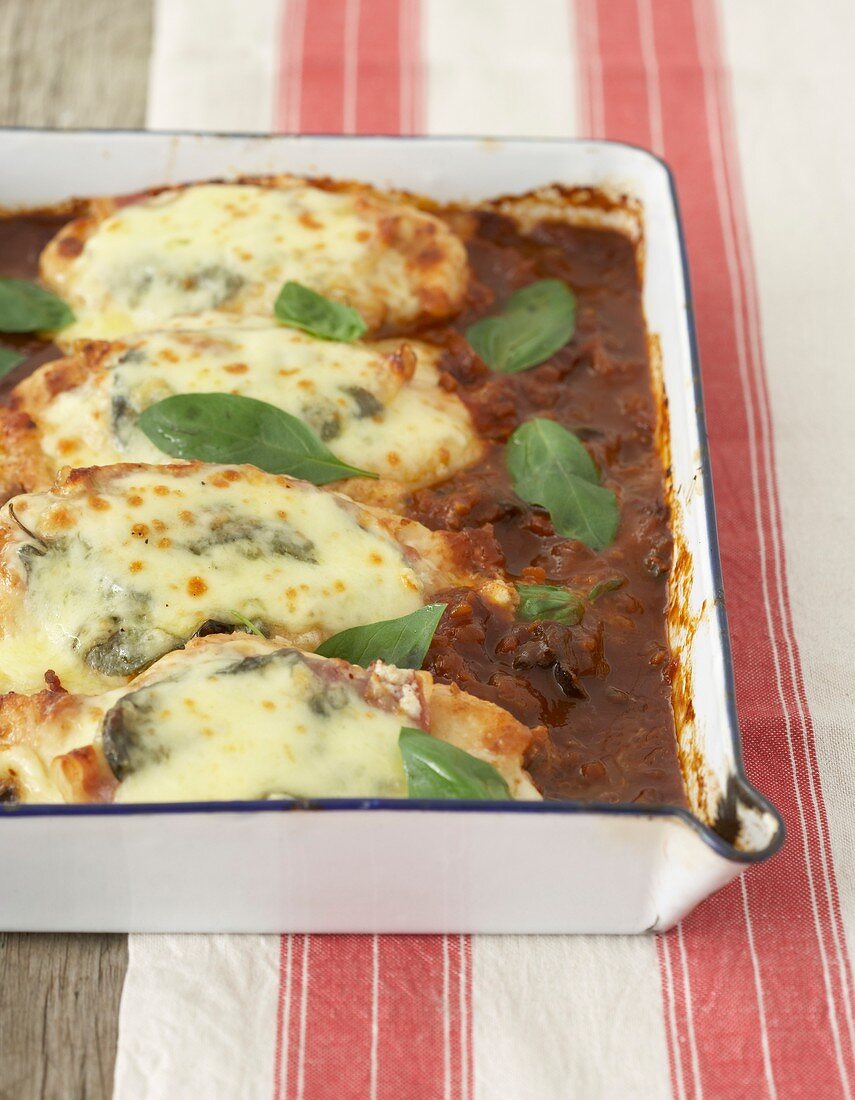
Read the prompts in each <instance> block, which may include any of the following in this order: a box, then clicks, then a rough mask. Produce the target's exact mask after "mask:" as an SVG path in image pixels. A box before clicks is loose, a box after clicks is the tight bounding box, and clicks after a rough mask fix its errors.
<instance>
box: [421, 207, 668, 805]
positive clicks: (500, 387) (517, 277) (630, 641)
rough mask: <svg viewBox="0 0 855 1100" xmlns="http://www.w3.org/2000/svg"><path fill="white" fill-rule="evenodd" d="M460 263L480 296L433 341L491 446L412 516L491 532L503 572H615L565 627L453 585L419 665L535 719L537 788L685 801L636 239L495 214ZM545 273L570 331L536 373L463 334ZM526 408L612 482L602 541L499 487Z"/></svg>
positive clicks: (545, 575) (565, 577) (597, 575)
mask: <svg viewBox="0 0 855 1100" xmlns="http://www.w3.org/2000/svg"><path fill="white" fill-rule="evenodd" d="M469 257H470V262H471V265H472V268H473V270H474V272H475V274H476V276H477V278H478V280H479V282H480V283H481V284H483V285H484V286H485V287H487V288H488V289H489V291H490V292H491V293H490V294H485V295H483V298H484V301H483V302H481V303H480V305H479V308H478V309H477V310H473V311H471V312H470V313H468V314H466V315H465V316H463V317H461V318H460V319H459V320H458V322H457V323H456V324H455V326H454V329H453V330H450V331H446V332H443V333H433V334H431V336H432V338H433V339H435V340H437V341H439V342H441V343H442V344H443V345H444V346H445V347H446V349H447V354H446V359H445V368H446V370H447V371H448V374H449V376H450V379H452V380H453V382H451V383H450V384H452V385H454V386H455V388H456V390H457V393H458V394H459V395H460V396H461V398H462V399H463V400H464V401H465V402H466V404H467V405H468V407H469V409H470V411H471V413H472V416H473V418H474V420H475V423H476V425H477V426H478V429H479V431H480V432H481V434H482V435H484V436H485V437H486V438H488V439H489V440H491V441H493V445H492V446H491V447H490V449H489V451H488V453H487V454H486V456H485V457H484V459H483V460H482V461H481V462H480V463H479V464H478V465H477V466H475V467H474V468H471V469H468V470H465V471H463V472H462V473H459V474H457V475H456V476H455V477H453V478H451V479H450V480H449V481H447V482H445V484H443V485H441V486H439V487H437V488H434V489H430V490H423V491H422V492H419V493H417V494H416V495H415V498H414V500H413V503H412V510H411V514H412V515H413V517H414V518H416V519H418V520H420V521H421V522H422V523H425V524H427V525H428V526H429V527H434V528H450V529H455V530H458V529H461V528H471V527H477V528H484V529H486V530H489V531H491V532H492V534H493V536H494V537H495V540H496V543H497V556H496V560H497V564H499V565H501V566H503V567H504V568H505V570H506V571H507V573H508V574H509V575H510V576H511V577H512V578H514V579H518V580H522V581H533V582H537V583H549V584H557V585H567V586H569V587H571V588H573V589H576V590H578V591H580V592H588V591H590V589H591V587H592V586H593V585H594V584H595V583H596V582H598V581H600V580H604V579H607V578H612V577H621V578H623V579H624V583H623V585H622V586H621V587H620V588H619V589H618V590H616V591H613V592H609V593H607V594H606V595H604V596H602V597H601V598H600V599H599V600H597V601H596V602H595V603H593V604H590V605H589V607H588V609H587V611H586V613H585V617H584V619H583V621H582V623H581V624H580V625H579V626H574V627H567V626H561V625H559V624H558V623H519V622H511V621H508V620H507V619H506V618H504V617H503V616H501V615H500V614H499V613H497V612H496V611H495V610H494V609H490V608H489V607H488V606H486V605H485V604H484V603H483V602H482V601H480V600H479V599H478V597H477V596H474V595H473V594H472V593H469V592H456V593H450V594H448V595H449V598H450V601H451V606H450V608H449V611H448V612H447V613H446V615H445V617H444V619H443V621H442V622H441V623H440V626H439V629H438V631H437V634H436V636H435V639H434V643H433V645H432V647H431V650H430V653H429V655H428V659H427V662H426V665H425V667H426V668H428V669H430V671H432V672H433V673H434V675H435V676H437V677H438V678H439V679H444V680H453V681H455V682H457V683H459V684H460V685H461V687H464V688H465V689H466V690H467V691H470V692H472V693H473V694H475V695H479V696H481V697H482V698H485V699H490V700H492V701H493V702H496V703H499V704H500V705H502V706H503V707H505V708H506V709H507V710H509V711H511V712H512V713H513V714H514V715H516V717H518V718H519V719H520V720H521V721H523V722H525V723H527V724H528V725H531V726H535V725H538V724H543V725H545V726H546V727H547V736H546V737H545V738H544V739H543V740H542V741H541V742H540V744H539V746H538V748H537V749H536V750H535V754H534V756H533V759H532V760H531V762H530V770H531V773H532V775H533V777H534V780H535V782H536V783H537V784H538V786H539V787H540V788H541V790H542V791H543V793H544V795H545V796H546V797H547V798H575V799H586V800H595V801H604V802H643V803H679V804H684V803H685V794H684V789H683V781H682V776H681V773H680V767H679V763H678V759H677V746H676V738H675V733H674V717H673V711H672V706H671V695H670V685H669V670H670V657H669V651H668V645H667V641H666V636H665V604H666V598H667V578H668V570H669V567H670V562H671V534H670V530H669V523H668V520H669V517H668V509H667V507H666V504H665V495H664V472H663V469H662V463H661V460H660V456H659V454H658V452H657V449H656V446H655V439H654V434H655V428H656V407H655V403H654V398H653V390H652V379H651V372H650V365H649V361H648V354H647V339H646V331H645V326H644V318H643V315H642V308H641V287H640V280H639V274H638V270H637V265H636V258H635V252H634V248H633V246H632V244H631V243H630V242H629V240H627V238H625V237H624V236H622V235H621V234H618V233H615V232H610V231H605V230H599V229H582V228H573V227H569V226H566V225H560V224H557V223H549V224H546V223H544V224H542V225H541V226H540V227H539V228H538V229H537V230H536V232H535V233H534V234H533V235H532V236H529V237H522V236H520V235H519V233H518V232H517V231H516V229H515V227H514V226H513V224H512V223H511V222H510V221H508V220H506V219H504V218H502V217H500V216H497V215H492V214H491V215H483V216H481V217H480V218H479V220H478V223H477V229H476V231H475V234H474V236H473V238H472V239H471V241H470V242H469ZM541 278H559V279H563V280H565V281H566V282H567V283H568V284H569V286H571V287H572V289H573V290H574V292H575V293H576V296H577V299H578V322H577V330H576V334H575V336H574V337H573V340H572V341H571V342H570V344H568V345H567V346H566V347H565V348H563V349H562V350H561V351H560V352H558V354H557V355H555V356H553V358H552V359H550V360H549V362H547V363H544V364H543V365H541V366H539V367H535V368H533V369H531V370H528V371H524V372H522V373H519V374H513V375H496V374H492V373H491V372H490V371H489V370H488V369H487V368H486V367H485V366H484V365H483V364H482V363H481V362H480V361H479V360H477V359H476V358H475V357H474V356H473V354H472V352H471V351H470V349H469V347H468V345H467V343H466V341H465V340H464V339H463V338H462V336H460V335H459V334H460V333H462V332H463V331H464V330H465V329H466V327H467V326H468V325H470V324H471V323H472V322H473V321H474V320H475V319H476V318H477V317H478V316H482V315H484V314H485V313H489V312H493V311H495V310H496V307H497V306H500V305H501V303H502V302H503V301H504V300H505V299H507V297H508V296H509V295H510V294H511V293H513V292H514V291H515V290H518V289H519V288H520V287H522V286H525V285H526V284H528V283H530V282H533V281H534V280H535V279H541ZM532 416H548V417H551V418H552V419H555V420H557V421H558V422H559V423H561V424H563V425H565V426H566V427H568V428H570V429H571V430H572V431H574V432H576V434H577V435H579V436H580V438H581V439H583V440H584V442H585V443H586V444H587V446H588V448H589V449H590V452H591V454H592V455H593V457H594V459H595V460H596V462H597V464H598V465H599V467H600V469H601V471H602V475H603V484H604V485H606V486H608V487H609V488H611V489H614V490H615V491H616V492H617V494H618V497H619V499H620V511H621V521H620V528H619V530H618V535H617V538H616V540H615V542H614V543H613V544H612V545H611V546H609V547H608V548H607V549H606V550H604V551H603V552H601V553H595V552H594V551H592V550H589V549H588V548H587V547H585V546H583V545H581V544H580V543H578V542H570V541H568V540H567V539H564V538H562V537H560V536H557V535H556V534H555V531H554V529H553V527H552V524H551V523H550V520H549V516H548V515H547V513H546V512H545V511H544V510H543V509H542V508H538V507H533V506H531V505H528V504H525V503H524V502H523V501H521V500H520V499H519V498H518V497H517V496H516V494H515V493H514V492H513V490H512V489H511V487H510V482H509V479H508V475H507V471H506V468H505V461H504V446H503V445H504V443H505V441H506V440H507V438H508V436H509V435H510V434H511V432H512V431H513V430H514V429H515V428H516V427H517V426H518V425H519V424H521V423H523V422H524V421H525V420H527V419H529V418H530V417H532Z"/></svg>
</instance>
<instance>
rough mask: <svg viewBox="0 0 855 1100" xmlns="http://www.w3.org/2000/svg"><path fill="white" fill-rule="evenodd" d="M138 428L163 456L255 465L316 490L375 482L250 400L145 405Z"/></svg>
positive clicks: (297, 423) (198, 396)
mask: <svg viewBox="0 0 855 1100" xmlns="http://www.w3.org/2000/svg"><path fill="white" fill-rule="evenodd" d="M138 424H139V426H140V428H141V429H142V430H143V431H144V432H145V434H146V435H147V436H148V438H149V439H150V440H151V441H152V443H154V445H155V446H156V447H159V448H160V450H161V451H163V452H164V453H165V454H168V455H172V456H173V458H197V459H201V460H202V461H203V462H226V463H235V464H238V465H240V464H243V463H248V464H249V465H252V466H257V467H258V468H259V469H260V470H266V471H267V472H268V473H269V474H290V475H291V476H292V477H301V478H304V479H305V480H306V481H311V482H313V483H314V484H315V485H326V484H327V482H330V481H340V480H341V478H343V477H377V475H376V474H372V473H369V472H368V471H366V470H360V469H357V468H356V467H355V466H348V465H347V464H346V463H344V462H340V461H339V460H338V459H337V458H336V457H335V455H334V454H333V453H332V451H330V450H328V449H327V447H325V446H324V444H323V443H321V441H320V440H319V439H318V437H317V436H316V435H315V434H314V433H313V432H312V431H310V430H309V428H307V427H306V425H305V424H304V423H303V422H302V420H298V419H297V417H296V416H291V415H290V414H289V413H286V412H283V411H282V409H277V408H276V406H275V405H270V404H268V403H267V402H266V401H257V400H256V399H255V398H254V397H241V396H239V395H237V394H232V393H181V394H175V395H174V396H173V397H165V398H164V399H163V400H162V401H158V402H156V403H155V404H154V405H150V406H149V407H148V408H147V409H146V410H145V411H144V412H143V413H142V414H141V415H140V418H139V420H138Z"/></svg>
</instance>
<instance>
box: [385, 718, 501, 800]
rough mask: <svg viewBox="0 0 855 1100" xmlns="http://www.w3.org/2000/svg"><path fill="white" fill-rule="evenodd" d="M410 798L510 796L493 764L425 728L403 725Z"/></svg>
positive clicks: (403, 752) (405, 763)
mask: <svg viewBox="0 0 855 1100" xmlns="http://www.w3.org/2000/svg"><path fill="white" fill-rule="evenodd" d="M398 745H399V746H400V749H401V757H402V758H403V761H404V771H405V772H406V773H407V793H408V795H409V797H410V798H469V799H479V800H483V799H492V798H510V797H511V792H510V790H509V789H508V785H507V783H506V782H505V781H504V779H503V778H502V777H501V775H499V773H498V772H497V771H496V769H495V768H494V767H493V766H492V764H488V763H486V761H484V760H478V758H477V757H475V756H470V754H469V753H468V752H464V751H463V749H458V748H457V746H456V745H449V743H448V742H447V741H440V740H439V738H438V737H431V735H430V734H429V733H424V732H423V731H422V730H414V729H409V728H407V727H406V726H404V727H403V728H402V730H401V733H400V736H399V738H398Z"/></svg>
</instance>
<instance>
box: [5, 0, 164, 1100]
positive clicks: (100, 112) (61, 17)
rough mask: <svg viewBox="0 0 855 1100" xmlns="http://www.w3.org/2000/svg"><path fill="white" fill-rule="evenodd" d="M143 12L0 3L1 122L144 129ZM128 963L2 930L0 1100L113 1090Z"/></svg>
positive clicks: (100, 1094) (119, 955) (102, 5)
mask: <svg viewBox="0 0 855 1100" xmlns="http://www.w3.org/2000/svg"><path fill="white" fill-rule="evenodd" d="M151 17H152V0H0V125H3V126H51V127H60V128H71V127H129V128H136V127H142V126H144V124H145V105H146V92H147V81H148V61H149V52H150V48H151V33H152V28H151ZM0 171H2V166H0ZM0 889H2V885H0ZM126 965H127V937H126V936H123V935H116V936H103V935H33V934H29V935H28V934H25V933H11V932H6V933H3V932H0V1100H31V1098H36V1097H38V1098H39V1100H42V1098H44V1100H84V1098H85V1100H107V1098H109V1097H110V1096H111V1094H112V1086H113V1066H114V1062H115V1052H116V1035H117V1029H118V1014H119V998H120V996H121V991H122V981H123V978H124V974H125V967H126Z"/></svg>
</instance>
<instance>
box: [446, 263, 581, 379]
mask: <svg viewBox="0 0 855 1100" xmlns="http://www.w3.org/2000/svg"><path fill="white" fill-rule="evenodd" d="M575 331H576V296H575V294H574V293H573V291H572V290H570V289H569V287H567V286H565V284H564V283H562V282H560V281H559V280H558V279H541V281H540V282H537V283H532V284H531V286H527V287H524V288H523V289H522V290H518V291H517V292H516V294H512V295H511V297H510V298H509V299H508V301H507V302H506V303H505V308H504V310H503V312H502V313H500V314H499V315H498V316H497V317H485V318H483V319H482V320H480V321H476V322H475V324H474V325H470V326H469V328H468V329H467V330H466V339H467V340H468V341H469V343H470V344H471V345H472V347H473V348H474V350H475V351H476V352H477V353H478V355H480V356H481V358H482V359H483V360H484V362H485V363H486V364H487V366H488V367H490V368H491V370H495V371H499V372H500V373H501V374H515V373H516V372H517V371H521V370H527V369H528V368H529V367H536V366H538V364H540V363H543V362H545V361H546V360H547V359H548V358H549V357H550V356H551V355H554V354H555V353H556V351H558V350H559V349H560V348H563V347H564V345H565V344H566V343H567V342H568V341H569V340H570V339H571V337H572V336H573V333H574V332H575Z"/></svg>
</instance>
